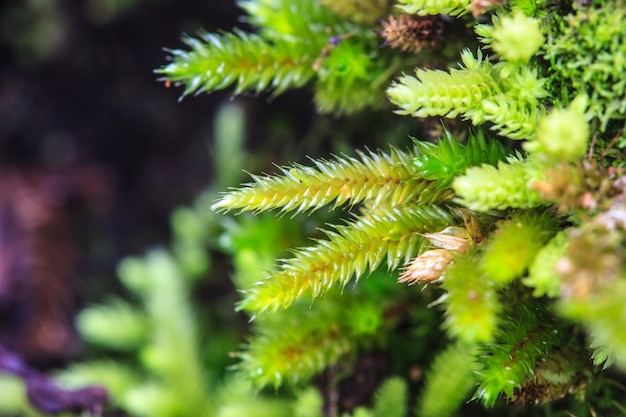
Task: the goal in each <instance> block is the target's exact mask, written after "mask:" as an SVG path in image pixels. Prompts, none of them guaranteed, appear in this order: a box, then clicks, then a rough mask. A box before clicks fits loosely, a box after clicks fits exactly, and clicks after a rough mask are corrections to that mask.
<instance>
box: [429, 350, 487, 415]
mask: <svg viewBox="0 0 626 417" xmlns="http://www.w3.org/2000/svg"><path fill="white" fill-rule="evenodd" d="M475 351H476V348H475V347H473V346H471V345H465V344H463V343H452V344H450V345H449V346H448V347H447V348H446V349H445V350H444V351H443V352H440V353H439V354H438V355H437V356H436V357H435V360H434V361H433V362H432V364H431V367H430V370H429V371H428V373H427V374H426V378H425V384H426V385H425V387H424V390H423V391H422V393H421V396H420V398H419V402H418V408H417V415H418V416H421V417H453V416H456V415H458V414H457V412H458V410H459V408H460V407H461V405H462V404H463V402H464V401H467V399H468V397H469V396H470V393H471V390H472V388H474V386H475V384H476V383H475V381H474V378H473V375H472V372H473V371H476V370H477V368H478V366H477V364H476V359H475V357H474V354H475ZM444 398H445V401H442V399H444Z"/></svg>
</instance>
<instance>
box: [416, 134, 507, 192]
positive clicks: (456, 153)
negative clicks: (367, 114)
mask: <svg viewBox="0 0 626 417" xmlns="http://www.w3.org/2000/svg"><path fill="white" fill-rule="evenodd" d="M415 147H416V148H417V151H418V156H416V157H415V158H414V159H413V161H412V164H413V167H414V168H415V169H416V171H417V175H418V176H419V177H420V178H424V179H427V180H434V181H437V183H438V184H439V186H442V187H443V186H447V185H448V184H449V183H450V181H452V180H453V179H454V178H455V177H456V176H458V175H460V174H463V173H464V172H465V170H466V169H467V168H468V167H470V166H473V165H481V164H490V165H495V164H496V163H497V162H498V161H500V160H502V159H504V157H505V151H504V148H503V146H502V145H501V144H500V142H498V141H497V140H489V141H487V140H486V139H485V136H484V135H483V134H482V132H479V133H478V134H471V135H470V137H469V138H468V140H467V144H465V145H463V144H461V143H459V142H458V141H457V140H456V139H455V138H454V137H453V136H452V134H451V133H450V131H449V130H447V129H446V130H445V131H444V133H443V136H442V137H441V138H439V140H438V141H437V144H434V143H431V142H426V141H415Z"/></svg>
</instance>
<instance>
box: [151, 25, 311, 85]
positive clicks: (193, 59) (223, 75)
mask: <svg viewBox="0 0 626 417" xmlns="http://www.w3.org/2000/svg"><path fill="white" fill-rule="evenodd" d="M183 41H184V42H185V43H186V44H187V46H188V47H189V48H190V50H188V51H185V50H181V49H176V50H173V51H170V54H171V58H172V62H171V63H170V64H168V65H166V66H165V67H163V68H161V69H159V70H157V71H156V72H157V73H158V74H161V75H162V76H163V79H165V80H168V81H170V82H173V83H174V84H184V85H185V90H184V92H183V96H187V95H190V94H193V93H201V92H212V91H216V90H222V89H225V88H227V87H230V86H234V88H235V93H236V94H239V93H243V92H247V91H252V92H257V93H258V92H261V91H272V92H274V93H275V94H279V93H282V92H284V91H285V90H287V89H290V88H296V87H301V86H303V85H304V84H306V83H307V82H308V81H309V80H310V79H311V78H312V77H313V75H314V71H313V68H312V65H313V62H314V61H315V58H316V57H317V56H318V55H319V53H320V49H321V48H320V47H319V46H316V45H314V44H313V43H311V42H310V41H308V40H300V41H298V42H294V41H288V40H283V39H275V40H272V41H268V40H266V39H263V38H262V37H260V36H258V35H254V34H249V33H245V32H242V31H239V30H235V31H234V32H233V33H224V34H220V35H217V34H213V33H200V34H199V35H198V37H197V38H194V37H186V38H184V39H183Z"/></svg>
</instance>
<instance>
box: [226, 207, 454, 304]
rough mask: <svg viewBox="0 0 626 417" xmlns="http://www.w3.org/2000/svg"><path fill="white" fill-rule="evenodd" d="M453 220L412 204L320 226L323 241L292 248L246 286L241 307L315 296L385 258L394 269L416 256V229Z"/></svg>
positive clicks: (419, 240) (437, 227) (419, 245)
mask: <svg viewBox="0 0 626 417" xmlns="http://www.w3.org/2000/svg"><path fill="white" fill-rule="evenodd" d="M454 222H455V218H454V216H453V215H452V214H451V213H450V212H449V211H447V210H445V209H443V208H441V207H438V206H426V205H424V206H414V207H411V206H409V207H401V208H395V209H389V210H386V211H381V212H377V213H376V214H372V213H367V212H366V213H365V214H364V215H361V216H360V217H357V218H356V219H354V220H353V221H352V222H350V223H348V224H347V225H343V226H335V229H334V230H327V231H325V232H326V234H327V236H328V240H318V241H317V245H316V246H312V247H307V248H301V249H298V250H296V251H294V256H293V257H292V258H289V259H286V260H283V261H282V264H281V266H280V269H279V270H278V271H276V272H274V273H272V274H270V275H269V276H268V277H267V279H266V280H264V281H261V282H259V283H257V285H255V286H253V287H252V288H251V289H249V290H248V291H246V292H245V293H244V294H245V298H244V299H243V301H242V302H241V303H240V304H239V306H238V308H239V309H241V310H249V311H253V312H257V311H258V312H263V311H275V310H278V309H281V308H287V307H289V306H290V305H291V304H293V303H294V302H295V301H296V300H297V299H299V298H300V297H302V296H303V295H304V294H311V295H313V296H314V297H319V296H321V295H322V294H324V293H325V292H326V291H328V290H329V289H330V288H332V287H333V286H334V285H335V284H339V285H342V286H345V285H346V284H347V283H348V282H350V281H351V279H352V277H355V278H356V279H357V280H358V279H359V278H360V277H361V276H362V275H363V274H364V273H365V272H366V271H368V270H369V271H373V270H374V269H376V268H377V267H378V266H379V265H381V264H382V262H383V261H384V260H385V259H386V260H387V267H388V268H390V269H391V268H396V267H397V266H399V265H400V264H401V263H406V262H408V261H409V260H410V259H411V258H412V257H414V256H416V255H417V254H418V253H419V252H420V251H421V250H423V247H424V245H425V244H426V243H427V242H426V240H425V238H424V237H423V236H422V233H424V232H425V231H435V230H441V229H443V228H445V227H446V226H449V225H451V224H452V223H454Z"/></svg>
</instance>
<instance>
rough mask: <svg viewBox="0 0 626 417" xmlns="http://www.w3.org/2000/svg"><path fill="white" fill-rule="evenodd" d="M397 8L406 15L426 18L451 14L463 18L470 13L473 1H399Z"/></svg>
mask: <svg viewBox="0 0 626 417" xmlns="http://www.w3.org/2000/svg"><path fill="white" fill-rule="evenodd" d="M398 3H399V4H398V5H397V7H398V8H399V9H401V10H402V11H403V12H405V13H409V14H418V15H420V16H425V15H428V14H449V15H451V16H462V15H464V14H466V13H467V12H468V11H469V6H470V4H471V3H472V1H471V0H399V1H398Z"/></svg>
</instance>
